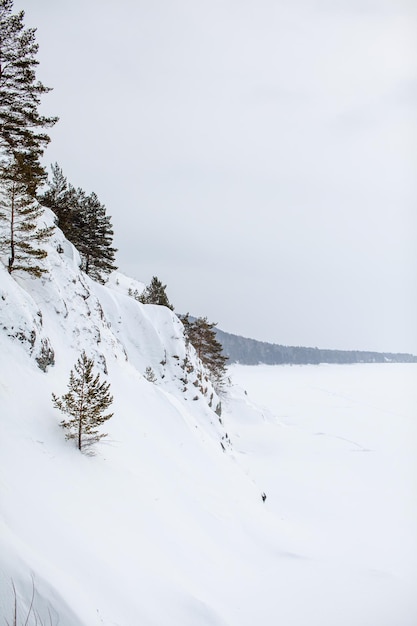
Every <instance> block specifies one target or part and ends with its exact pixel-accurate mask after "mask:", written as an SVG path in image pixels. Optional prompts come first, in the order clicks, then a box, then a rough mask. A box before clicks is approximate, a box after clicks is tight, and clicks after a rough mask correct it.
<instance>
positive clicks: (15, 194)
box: [0, 0, 57, 276]
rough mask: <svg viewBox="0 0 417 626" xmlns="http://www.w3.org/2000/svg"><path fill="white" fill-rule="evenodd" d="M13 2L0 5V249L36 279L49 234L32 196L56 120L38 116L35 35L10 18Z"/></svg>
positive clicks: (11, 264)
mask: <svg viewBox="0 0 417 626" xmlns="http://www.w3.org/2000/svg"><path fill="white" fill-rule="evenodd" d="M12 10H13V1H12V0H0V194H1V202H0V212H1V218H2V219H1V222H2V223H1V229H0V245H1V248H2V251H3V252H5V251H6V250H7V255H8V260H7V267H8V271H9V272H10V273H11V272H12V271H14V270H24V271H27V272H29V273H31V274H32V275H34V276H40V275H41V274H42V273H43V272H44V271H45V268H42V267H41V266H40V265H39V264H37V263H36V261H39V260H41V259H42V258H44V257H45V256H46V251H45V250H44V249H42V247H41V243H42V242H44V241H45V240H46V239H47V238H48V237H49V235H50V234H51V229H48V228H42V227H39V226H38V218H39V217H40V216H41V213H42V209H41V208H40V207H39V204H38V203H37V202H36V200H35V197H36V190H37V188H38V187H39V185H40V184H41V183H42V182H43V181H44V179H45V170H44V168H43V167H42V166H41V164H40V157H41V156H42V154H43V151H44V149H45V147H46V145H47V144H48V142H49V137H48V135H47V134H46V133H45V132H44V129H45V128H48V127H50V126H52V125H53V124H55V122H56V121H57V118H54V117H45V116H43V115H41V114H40V113H39V111H38V108H39V105H40V101H41V96H42V95H43V94H44V93H47V92H48V91H49V89H48V88H47V87H45V86H44V85H42V83H41V82H39V81H37V80H36V71H35V70H36V66H37V65H38V61H37V60H36V54H37V52H38V45H37V44H36V40H35V29H33V28H28V29H25V28H24V24H23V18H24V13H23V11H21V12H20V13H18V14H16V15H12Z"/></svg>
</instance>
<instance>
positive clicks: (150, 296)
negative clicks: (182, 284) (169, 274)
mask: <svg viewBox="0 0 417 626" xmlns="http://www.w3.org/2000/svg"><path fill="white" fill-rule="evenodd" d="M166 288H167V286H166V285H163V284H162V283H161V281H160V280H159V278H157V277H156V276H153V278H152V280H151V282H150V284H149V285H148V286H147V287H146V288H145V290H144V291H143V293H142V294H141V295H140V296H139V302H142V304H159V305H161V306H166V307H168V308H169V309H171V311H173V310H174V307H173V306H172V304H170V302H169V300H168V296H167V294H166V291H165V290H166Z"/></svg>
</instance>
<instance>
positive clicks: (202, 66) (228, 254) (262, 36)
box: [15, 0, 417, 354]
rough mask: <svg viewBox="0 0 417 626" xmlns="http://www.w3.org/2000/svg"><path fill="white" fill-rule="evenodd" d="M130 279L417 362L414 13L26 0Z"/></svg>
mask: <svg viewBox="0 0 417 626" xmlns="http://www.w3.org/2000/svg"><path fill="white" fill-rule="evenodd" d="M21 8H23V9H24V10H25V13H26V18H25V24H26V26H34V27H36V28H37V41H38V43H39V45H40V50H39V54H38V60H39V61H40V65H39V68H38V78H39V79H40V80H42V82H43V83H44V84H46V85H48V86H50V87H53V91H52V92H51V93H50V94H48V95H47V96H45V97H44V99H43V103H44V104H43V111H44V112H45V113H48V114H51V115H58V116H59V117H60V121H59V123H58V124H57V125H56V127H55V128H54V129H53V130H52V131H51V132H50V135H51V138H52V142H51V145H50V147H49V148H48V150H47V153H46V159H45V163H47V164H48V165H49V164H50V163H51V162H55V161H58V163H59V164H60V166H61V167H62V168H63V170H64V173H65V174H66V176H67V177H68V180H69V182H71V183H72V184H73V185H74V186H76V187H77V186H80V187H82V188H83V189H84V190H85V191H86V192H91V191H95V192H96V193H97V195H98V196H99V198H100V200H101V201H102V202H103V203H104V204H105V205H106V207H107V211H108V213H109V215H111V216H112V221H113V225H114V229H115V245H116V247H117V248H119V252H118V256H117V262H118V265H119V267H120V270H121V271H123V272H124V273H127V274H130V275H132V276H134V277H135V278H138V279H139V280H142V281H144V282H149V281H150V279H151V278H152V276H153V275H157V276H158V277H159V278H160V279H161V280H162V281H163V282H164V283H166V284H167V292H168V297H169V298H170V300H171V302H172V303H173V304H174V306H175V309H176V310H177V311H179V312H187V311H189V312H190V313H192V314H193V315H207V316H208V318H209V320H212V321H215V322H218V325H219V326H220V327H221V328H223V329H224V330H227V331H230V332H235V333H237V334H242V335H245V336H249V337H253V338H256V339H261V340H265V341H271V342H277V343H283V344H287V345H308V346H318V347H323V348H342V349H370V350H380V351H407V352H414V354H417V203H416V201H417V183H416V167H417V162H416V146H417V114H416V111H417V10H416V9H417V3H416V2H415V1H414V0H409V2H407V1H405V0H403V1H401V0H118V2H110V1H109V0H71V1H69V0H68V1H62V2H57V0H36V1H34V0H19V1H17V0H15V10H17V9H21Z"/></svg>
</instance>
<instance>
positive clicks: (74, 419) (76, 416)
mask: <svg viewBox="0 0 417 626" xmlns="http://www.w3.org/2000/svg"><path fill="white" fill-rule="evenodd" d="M93 367H94V361H93V360H92V359H89V358H88V357H87V355H86V353H85V351H84V350H83V352H82V353H81V356H80V357H79V359H78V361H77V363H76V364H75V366H74V370H75V371H74V370H71V372H70V379H69V383H68V392H67V393H66V394H64V395H63V396H61V397H60V398H58V397H57V396H56V395H55V394H54V393H53V394H52V402H53V405H54V407H55V408H57V409H59V410H60V411H61V412H62V413H64V414H65V415H67V416H68V418H69V419H64V420H62V422H61V426H62V428H65V429H66V430H67V433H66V435H65V436H66V439H74V440H75V441H76V443H77V447H78V449H79V450H80V451H82V452H83V451H85V450H86V449H88V448H89V447H90V446H92V445H93V444H95V443H97V442H98V441H100V439H102V438H103V437H106V436H107V434H104V433H99V431H98V429H99V427H100V426H101V424H103V423H104V422H105V421H107V420H108V419H110V418H111V417H112V416H113V413H107V414H106V413H105V411H106V410H107V409H108V407H109V406H110V404H111V403H112V402H113V397H112V396H111V394H110V392H109V389H110V383H106V382H101V381H100V375H99V374H97V375H96V376H94V373H93Z"/></svg>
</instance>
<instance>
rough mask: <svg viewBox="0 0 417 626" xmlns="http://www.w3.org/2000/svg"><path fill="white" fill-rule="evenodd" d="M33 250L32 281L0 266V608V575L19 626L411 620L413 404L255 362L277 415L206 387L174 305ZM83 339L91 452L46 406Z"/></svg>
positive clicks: (58, 243) (6, 616)
mask: <svg viewBox="0 0 417 626" xmlns="http://www.w3.org/2000/svg"><path fill="white" fill-rule="evenodd" d="M52 218H53V216H52V214H50V213H47V219H48V220H49V221H51V220H52ZM47 263H48V264H49V269H50V272H49V274H48V275H47V276H45V277H43V278H41V279H37V280H34V279H30V278H27V277H24V276H13V277H11V276H9V274H8V273H7V271H6V270H5V269H4V268H3V267H2V266H1V265H0V429H1V437H0V622H2V623H3V622H4V623H10V624H11V623H13V613H14V602H15V599H14V591H13V586H14V589H15V590H16V595H17V611H18V615H17V625H20V624H25V623H26V616H27V615H28V612H29V607H30V604H31V602H32V594H33V591H34V598H33V605H32V606H33V608H32V610H31V612H30V618H29V621H28V622H27V625H28V626H33V625H34V624H48V625H49V624H52V625H53V626H54V625H56V624H59V625H60V626H99V625H103V624H104V625H106V626H254V625H257V624H262V626H277V625H279V626H335V625H336V626H352V625H353V624H354V625H355V626H399V625H401V626H414V625H415V623H416V621H415V618H416V614H417V608H416V603H415V593H414V589H415V586H413V583H414V582H416V580H415V579H416V569H417V567H416V561H417V559H416V554H417V550H416V545H415V542H414V543H413V539H412V536H413V535H412V527H413V526H412V524H413V523H414V521H415V520H416V519H417V515H416V511H415V506H414V505H411V504H410V505H408V500H407V506H405V504H404V503H405V496H404V494H405V493H408V492H407V489H408V487H409V485H408V483H404V480H405V477H406V476H408V474H409V473H411V474H412V472H411V470H412V462H411V461H410V459H412V458H414V457H413V456H412V454H411V452H412V450H413V446H414V447H415V440H416V431H415V427H414V426H413V424H414V423H415V420H414V421H413V419H411V415H409V413H410V406H412V402H411V403H410V401H408V402H407V401H405V402H403V405H402V406H400V404H399V403H398V402H397V399H396V398H395V393H394V391H393V392H392V394H393V399H392V402H391V404H390V413H389V415H388V414H387V409H386V406H385V405H384V406H383V408H382V409H378V408H375V405H374V400H369V399H367V395H366V393H363V394H360V395H359V396H358V395H357V394H356V393H353V392H352V393H345V392H344V391H343V390H342V391H340V388H338V391H337V393H336V395H335V393H334V392H333V391H332V390H333V389H334V388H335V387H337V385H336V383H335V381H333V380H331V379H330V378H329V377H327V378H326V376H325V377H324V378H320V376H316V378H314V377H311V376H310V374H309V373H308V370H307V369H306V370H303V371H304V372H305V373H306V374H305V376H304V378H303V379H302V380H303V381H304V382H303V386H300V387H299V386H298V385H299V379H298V378H291V375H290V374H288V371H290V372H292V374H294V372H295V369H296V368H288V369H287V370H286V369H285V368H282V369H281V370H280V377H279V378H278V379H273V378H269V377H268V374H267V370H266V369H263V370H257V371H259V372H261V374H260V376H261V378H262V381H263V383H264V384H265V385H266V386H265V387H264V389H263V393H264V394H265V395H267V394H266V392H267V391H268V392H269V393H272V391H275V392H278V391H279V394H278V396H279V402H278V405H277V407H272V408H273V409H274V410H276V409H277V408H278V411H277V412H278V413H279V415H280V419H278V418H276V417H274V415H273V414H272V413H271V412H270V411H269V410H267V409H262V410H260V409H259V408H257V406H255V405H254V404H253V403H252V402H251V400H250V398H249V397H248V396H247V395H246V394H245V393H244V392H243V390H242V389H241V388H239V387H238V386H236V385H232V386H231V387H230V388H228V389H227V394H226V396H225V397H222V398H218V397H217V395H216V393H215V391H214V389H213V388H212V386H211V384H210V382H209V380H208V379H207V373H206V372H205V371H204V369H203V368H202V365H201V363H200V362H199V360H198V359H197V358H196V354H195V352H194V350H193V349H192V348H191V347H190V346H187V345H186V342H185V341H184V337H183V331H182V326H181V324H180V323H179V321H178V319H177V318H176V316H175V315H174V314H173V313H172V312H171V311H169V310H168V309H165V308H164V307H157V306H152V305H141V304H140V303H138V302H137V301H136V300H135V299H134V298H132V297H130V296H129V295H128V294H129V292H130V293H133V292H135V291H139V292H140V291H141V290H142V288H143V285H142V284H140V283H137V282H136V281H134V280H132V279H129V278H127V277H125V276H123V275H121V274H114V275H112V276H111V279H110V280H109V282H108V284H107V285H105V286H103V285H99V284H97V283H94V282H93V281H91V280H89V278H88V277H86V276H85V275H83V274H81V273H80V271H79V269H78V266H79V257H78V253H77V251H76V250H75V249H74V248H73V246H72V245H71V244H69V243H68V242H67V241H66V240H65V239H64V238H63V236H62V234H61V233H60V231H58V230H57V231H56V233H55V236H54V240H53V242H52V245H51V249H50V254H49V256H48V259H47ZM82 350H85V351H86V352H87V354H88V356H91V357H93V358H94V360H95V363H96V366H97V368H98V370H99V371H100V372H101V376H102V377H103V378H106V379H107V380H108V381H109V382H110V383H111V393H112V394H113V396H114V403H113V405H112V410H113V411H114V417H112V419H111V420H109V421H108V422H106V424H105V425H104V426H103V430H104V431H105V432H107V433H108V437H107V438H105V439H103V440H102V441H101V443H100V444H99V445H97V446H96V455H95V456H92V457H91V456H85V455H82V454H80V452H79V451H78V450H77V449H76V448H75V447H74V445H73V444H72V443H71V442H68V441H66V440H65V437H64V432H63V430H62V429H61V428H60V426H59V422H60V421H61V419H62V415H61V414H59V413H58V412H57V411H56V409H54V408H53V405H52V402H51V393H52V392H54V393H56V394H58V395H61V394H63V393H65V392H66V390H67V382H68V376H69V372H70V370H71V368H73V366H74V363H75V362H76V360H77V358H78V356H79V354H80V352H81V351H82ZM148 367H150V368H152V371H153V372H154V375H155V382H154V383H152V382H149V381H148V380H147V379H146V377H145V376H144V373H145V371H146V368H148ZM353 367H358V366H353ZM380 367H383V368H385V367H387V368H389V367H393V366H391V365H387V366H380ZM403 367H408V368H413V367H414V368H415V366H413V365H409V366H403ZM233 369H234V372H235V373H236V375H237V376H238V378H239V377H240V380H241V381H242V382H244V383H245V385H246V382H247V379H245V376H244V375H243V374H242V371H241V370H238V369H236V368H233ZM315 371H316V372H317V371H323V370H315ZM329 371H330V370H329ZM331 371H333V372H334V370H331ZM340 371H341V370H340ZM364 371H365V370H361V373H360V374H359V375H358V380H359V383H358V380H357V381H356V382H355V385H356V387H357V386H358V384H361V383H362V382H363V381H365V380H366V379H365V377H364V374H363V372H364ZM384 371H386V372H389V370H384ZM391 371H393V370H391ZM396 372H397V379H395V380H394V379H392V380H393V388H394V389H395V388H396V384H397V383H398V380H400V378H399V374H400V371H399V370H396ZM403 372H404V373H406V370H403ZM410 372H411V373H412V374H413V375H414V373H415V369H414V370H410V369H408V370H407V373H408V374H410ZM403 378H404V379H405V377H403ZM335 380H337V381H339V379H338V378H337V377H336V378H335ZM376 380H377V379H376ZM381 380H382V379H381ZM390 380H391V379H390V375H389V374H387V376H386V377H385V378H384V379H383V382H384V385H383V388H384V392H385V400H386V397H387V393H388V390H389V384H388V383H389V382H390ZM291 381H292V382H291ZM259 384H260V383H259ZM338 384H339V382H338ZM311 385H313V391H314V393H311V389H310V387H311ZM364 388H366V385H364ZM409 388H410V385H409V383H408V387H406V386H405V387H404V391H405V390H406V389H409ZM376 389H377V387H376V386H375V389H374V391H375V390H376ZM290 391H291V393H292V395H290ZM403 395H405V394H404V393H403ZM262 397H263V396H262ZM323 398H325V401H324V402H323ZM329 399H330V400H332V401H330V400H329ZM333 400H334V401H333ZM385 400H384V402H385ZM388 400H389V398H388ZM219 401H221V402H222V405H223V412H222V415H221V417H220V416H219V415H218V414H217V413H216V412H215V410H214V409H215V408H216V407H217V406H218V404H219ZM297 403H298V404H297ZM381 404H383V401H382V400H381ZM296 407H297V408H296ZM300 407H301V408H300ZM398 407H399V408H398ZM387 416H388V417H387ZM383 418H384V419H383ZM363 424H365V426H366V427H367V428H368V429H369V433H368V434H366V431H365V430H364V427H363ZM396 424H398V427H396V426H395V425H396ZM376 425H377V426H376ZM355 428H356V430H355ZM358 429H359V430H360V432H361V436H360V437H359V436H358V435H357V433H358ZM381 429H382V431H383V432H382V433H381ZM375 432H378V434H379V439H378V437H375ZM384 433H385V439H384ZM318 435H320V436H318ZM395 436H396V437H397V444H398V445H397V446H396V447H393V449H392V450H391V448H390V454H386V450H385V449H384V448H383V447H382V448H381V446H380V440H381V441H385V442H386V441H387V440H388V441H389V442H390V445H391V443H392V442H393V441H394V439H395ZM404 440H407V441H408V444H409V445H408V448H407V449H406V454H405V455H403V457H401V454H402V453H403V452H404V450H402V448H401V442H402V441H404ZM371 448H372V450H371V451H369V450H370V449H371ZM368 449H369V450H368ZM358 450H359V451H360V454H356V452H357V451H358ZM353 452H354V453H355V454H353ZM362 453H363V454H362ZM387 459H388V461H389V462H388V464H387ZM396 467H397V470H396V471H394V470H395V468H396ZM398 467H399V468H400V471H398ZM381 473H382V474H383V476H384V483H383V485H381V487H380V488H379V487H378V488H377V491H376V493H377V496H378V497H377V498H376V497H375V496H374V491H373V489H372V485H376V484H378V483H377V481H378V477H379V476H380V475H381ZM362 480H363V482H361V481H362ZM413 484H414V483H413ZM264 490H265V491H266V492H267V495H268V498H267V500H266V502H263V501H262V498H261V494H262V492H263V491H264ZM398 490H399V494H400V495H399V496H398V495H397V496H396V498H394V499H393V500H392V501H393V502H394V505H393V506H392V507H391V509H393V510H394V512H393V511H391V512H390V516H389V517H388V520H389V521H388V522H387V523H385V522H384V523H385V525H384V523H383V521H382V520H383V516H386V513H387V512H388V511H389V510H390V506H389V504H388V505H386V504H385V501H386V500H387V499H389V498H390V497H392V494H393V493H394V491H398ZM374 499H375V501H376V502H377V503H378V507H379V508H378V507H377V508H376V509H375V506H374V502H373V500H374ZM381 503H382V504H381ZM401 506H404V512H402V511H401V510H400V511H398V508H400V507H401ZM395 509H397V510H395ZM352 510H353V511H354V512H356V514H352ZM375 511H376V512H375ZM406 513H407V514H406ZM407 520H408V521H407ZM371 521H372V523H374V524H378V522H379V521H381V523H380V525H379V527H378V532H377V533H375V536H376V537H377V539H378V540H377V541H375V542H374V543H375V545H373V547H372V548H369V545H368V544H369V543H370V542H371V543H372V536H373V528H372V524H371ZM351 522H352V523H354V524H357V528H356V527H355V531H354V532H353V531H352V529H351ZM399 522H400V523H401V525H402V528H398V533H399V534H400V533H403V536H404V537H405V543H404V545H403V544H401V542H400V541H397V542H396V543H395V541H396V540H395V537H396V533H397V529H396V528H393V529H392V531H391V530H390V528H389V527H388V526H387V524H392V525H394V526H395V524H398V523H399ZM406 523H407V524H408V525H407V527H405V524H406ZM383 537H387V542H388V543H389V542H394V543H393V545H394V548H393V549H389V550H387V549H385V547H384V546H383V544H382V543H381V540H382V539H383ZM345 538H346V541H345ZM378 542H379V543H378ZM356 544H357V545H356ZM397 548H398V549H397Z"/></svg>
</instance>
